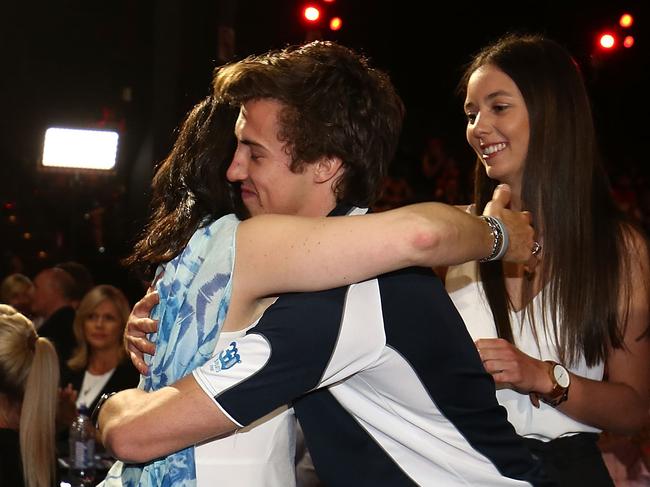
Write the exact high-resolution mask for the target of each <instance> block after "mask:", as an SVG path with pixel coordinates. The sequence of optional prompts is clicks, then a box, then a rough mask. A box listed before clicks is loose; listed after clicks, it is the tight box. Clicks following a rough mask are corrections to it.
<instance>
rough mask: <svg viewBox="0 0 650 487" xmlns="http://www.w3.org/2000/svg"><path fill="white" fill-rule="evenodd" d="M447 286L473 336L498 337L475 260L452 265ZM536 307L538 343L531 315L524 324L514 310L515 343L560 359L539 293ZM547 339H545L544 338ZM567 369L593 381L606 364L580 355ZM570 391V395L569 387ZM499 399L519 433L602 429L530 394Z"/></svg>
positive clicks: (545, 435) (546, 435)
mask: <svg viewBox="0 0 650 487" xmlns="http://www.w3.org/2000/svg"><path fill="white" fill-rule="evenodd" d="M445 285H446V288H447V292H448V293H449V296H451V299H452V300H453V302H454V304H455V305H456V308H457V309H458V311H459V313H460V315H461V316H462V318H463V321H464V322H465V325H466V326H467V329H468V331H469V333H470V335H471V336H472V339H473V340H478V339H479V338H496V337H497V332H496V325H495V323H494V319H493V317H492V311H491V310H490V306H489V304H488V302H487V298H486V297H485V294H484V293H483V287H482V285H481V283H480V282H479V281H478V265H477V264H476V262H468V263H466V264H463V265H460V266H454V267H450V268H449V271H448V272H447V277H446V283H445ZM533 307H534V313H535V316H536V317H537V319H536V320H535V325H536V327H537V336H538V337H539V338H540V343H539V346H538V345H537V342H536V341H535V338H534V335H533V333H532V329H531V326H532V325H531V322H530V321H529V318H528V316H526V318H525V321H524V323H523V326H520V324H521V317H522V312H514V311H511V312H510V323H512V328H513V337H514V342H515V345H516V346H517V348H519V349H520V350H521V351H522V352H524V353H526V354H527V355H530V356H531V357H535V358H537V359H540V360H553V361H556V362H559V361H560V360H559V358H558V356H557V353H556V351H555V339H554V337H553V336H552V334H548V335H547V334H545V333H544V329H543V326H542V319H541V317H542V312H544V313H545V314H546V320H547V323H551V317H552V315H551V310H549V309H545V310H542V307H541V297H540V295H537V296H536V297H535V299H534V300H533ZM544 338H546V339H545V340H544ZM567 368H568V369H569V370H570V371H571V372H573V373H574V374H576V375H579V376H581V377H586V378H588V379H593V380H602V379H603V371H604V365H603V364H602V363H600V364H598V365H597V366H595V367H587V365H586V363H585V360H584V357H580V360H579V361H578V363H577V364H575V365H573V366H571V367H567ZM569 394H571V392H570V390H569ZM497 399H498V401H499V403H500V404H501V405H502V406H503V407H505V408H506V410H507V412H508V420H509V421H510V422H511V423H512V424H513V425H514V427H515V430H516V431H517V433H519V434H520V435H522V436H528V437H531V438H536V439H539V440H543V441H548V440H551V439H554V438H558V437H560V436H564V435H571V434H574V433H580V432H593V433H598V432H600V430H599V429H597V428H594V427H591V426H588V425H585V424H582V423H579V422H577V421H575V420H573V419H571V418H570V417H568V416H566V415H565V414H563V413H562V412H560V411H558V410H557V409H555V408H553V407H551V406H549V405H547V404H544V403H541V402H540V407H539V409H537V408H535V407H534V406H533V405H532V404H531V402H530V399H529V397H528V395H527V394H526V395H524V394H520V393H518V392H516V391H513V390H512V389H500V390H498V391H497Z"/></svg>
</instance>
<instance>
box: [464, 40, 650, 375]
mask: <svg viewBox="0 0 650 487" xmlns="http://www.w3.org/2000/svg"><path fill="white" fill-rule="evenodd" d="M485 65H493V66H495V67H497V68H498V69H500V70H501V71H503V72H504V73H505V74H507V75H508V76H509V77H510V78H511V79H512V80H513V81H514V82H515V84H516V85H517V87H518V88H519V90H520V92H521V94H522V95H523V98H524V101H525V103H526V108H527V110H528V116H529V122H530V138H529V140H530V142H529V147H528V154H527V157H526V162H525V168H524V172H523V177H522V194H521V198H522V203H523V205H524V209H527V210H529V211H531V212H532V214H533V216H534V218H535V226H536V228H538V229H541V231H542V233H543V236H544V258H543V260H542V262H541V264H540V266H539V268H538V270H537V272H541V273H542V282H548V283H549V284H548V287H547V288H546V289H544V290H543V292H542V305H543V307H544V308H545V307H546V305H549V306H550V309H552V310H557V311H556V312H554V313H553V317H552V323H550V324H549V323H546V318H545V317H544V316H542V320H543V323H544V326H545V329H546V330H547V332H550V333H551V334H552V335H553V336H554V337H555V340H556V343H558V355H559V357H560V358H561V360H563V361H565V362H567V363H574V362H575V361H576V360H577V358H578V357H579V356H580V355H584V357H585V360H586V363H587V364H588V365H590V366H593V365H594V364H596V363H598V362H601V361H604V360H605V359H606V357H607V350H608V347H609V346H612V347H614V348H622V347H623V346H624V343H623V335H624V332H625V328H624V327H625V323H626V321H627V315H628V310H629V304H630V297H631V286H632V283H631V282H629V279H628V275H629V269H630V266H631V265H632V263H631V262H632V259H631V256H632V254H633V253H634V248H633V247H634V246H633V245H631V244H630V242H631V241H633V239H632V234H633V233H634V232H637V231H638V230H635V229H633V227H632V226H631V224H630V223H629V222H627V221H626V219H625V217H624V216H623V214H622V213H621V212H620V211H619V210H618V208H617V207H616V205H615V203H614V201H613V199H612V197H611V192H610V186H609V181H608V178H607V175H606V172H605V169H604V166H603V164H602V162H601V158H600V156H599V152H598V143H597V141H596V133H595V129H594V123H593V118H592V113H591V106H590V102H589V97H588V95H587V90H586V88H585V84H584V81H583V78H582V75H581V72H580V70H579V67H578V64H577V63H576V61H574V60H573V58H572V57H571V56H570V54H569V53H568V52H567V51H566V50H565V49H564V48H563V47H562V46H560V45H559V44H558V43H556V42H554V41H552V40H549V39H546V38H544V37H541V36H537V35H514V34H510V35H508V36H506V37H504V38H502V39H500V40H498V41H497V42H495V43H494V44H492V45H490V46H488V47H486V48H485V49H483V50H482V51H481V52H479V53H478V54H477V55H476V56H475V57H474V59H473V61H472V63H471V64H470V65H469V67H468V68H467V70H466V71H465V74H464V76H463V78H462V81H461V92H462V94H463V95H464V94H466V91H467V84H468V81H469V78H470V76H471V75H472V73H473V72H474V71H476V70H477V69H478V68H480V67H481V66H485ZM497 184H499V182H498V181H494V180H492V179H490V178H488V177H487V175H486V173H485V170H484V168H483V165H482V163H481V161H480V160H477V165H476V173H475V196H474V200H475V203H476V206H477V210H478V212H479V213H480V212H482V211H483V208H484V207H485V205H486V203H487V202H488V201H489V200H490V198H491V195H492V192H493V190H494V188H495V187H496V185H497ZM646 245H647V244H646ZM480 277H481V280H482V283H483V288H484V290H485V293H486V296H487V298H488V301H489V303H490V307H491V309H492V313H493V315H494V318H495V322H496V323H497V329H498V332H499V336H501V337H502V338H506V339H508V340H509V341H512V336H513V335H512V328H511V323H510V319H509V314H508V311H509V310H510V309H512V304H511V303H510V301H509V298H508V294H507V292H506V288H505V281H504V276H503V268H502V266H501V264H500V263H486V264H481V265H480ZM524 293H525V294H524V302H529V303H530V304H529V305H528V306H527V307H526V309H525V313H526V314H528V316H530V317H531V319H533V320H534V319H535V317H534V315H533V306H532V302H531V300H532V284H531V283H530V282H527V283H525V289H524ZM620 303H627V306H626V308H625V309H624V310H623V312H622V313H621V312H620V309H619V306H620ZM558 318H559V319H561V322H562V325H561V326H559V323H558Z"/></svg>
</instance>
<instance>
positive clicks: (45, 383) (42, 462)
mask: <svg viewBox="0 0 650 487" xmlns="http://www.w3.org/2000/svg"><path fill="white" fill-rule="evenodd" d="M58 384H59V360H58V357H57V355H56V350H55V349H54V346H53V345H52V343H51V342H50V341H49V340H48V339H46V338H39V337H38V335H37V334H36V330H35V329H34V325H32V322H31V321H29V320H28V319H27V318H25V316H23V315H22V314H20V313H18V312H17V311H16V310H15V309H14V308H12V307H11V306H7V305H4V304H0V393H2V394H4V395H5V396H6V397H7V399H8V400H9V401H10V402H11V403H12V404H13V405H16V406H17V407H18V408H19V410H20V424H19V431H20V454H21V458H22V462H23V477H24V480H25V486H26V487H49V486H51V485H53V484H54V478H55V450H54V435H55V426H54V420H55V417H56V406H57V396H58V395H57V387H58ZM21 404H22V408H20V406H21Z"/></svg>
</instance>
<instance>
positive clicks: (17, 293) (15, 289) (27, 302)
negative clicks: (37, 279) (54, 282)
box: [0, 273, 34, 316]
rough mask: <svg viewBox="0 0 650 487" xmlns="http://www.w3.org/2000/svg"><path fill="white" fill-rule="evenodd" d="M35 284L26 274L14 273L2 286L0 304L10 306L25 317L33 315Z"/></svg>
mask: <svg viewBox="0 0 650 487" xmlns="http://www.w3.org/2000/svg"><path fill="white" fill-rule="evenodd" d="M33 292H34V283H33V282H32V281H31V279H30V278H29V277H27V276H26V275H24V274H20V273H14V274H10V275H8V276H7V277H5V278H4V279H3V281H2V284H0V303H3V304H8V305H9V306H12V307H14V308H15V309H16V310H17V311H19V312H21V313H22V314H24V315H25V316H31V314H32V294H33Z"/></svg>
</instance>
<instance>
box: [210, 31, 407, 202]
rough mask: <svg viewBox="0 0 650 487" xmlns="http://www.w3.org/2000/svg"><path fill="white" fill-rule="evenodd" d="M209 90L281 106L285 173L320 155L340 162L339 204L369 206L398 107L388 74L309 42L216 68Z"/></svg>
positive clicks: (393, 139) (397, 127) (390, 150)
mask: <svg viewBox="0 0 650 487" xmlns="http://www.w3.org/2000/svg"><path fill="white" fill-rule="evenodd" d="M213 87H214V92H223V93H226V94H227V95H226V96H227V98H228V99H229V101H230V102H231V103H232V104H234V105H241V104H242V103H244V102H246V101H248V100H252V99H259V98H273V99H275V100H278V101H280V102H282V103H283V104H285V108H284V110H283V111H282V113H281V115H280V121H279V122H280V126H281V133H280V137H281V140H283V141H285V142H287V150H288V151H289V153H290V155H291V158H292V166H291V169H292V170H293V171H294V172H298V171H300V169H301V167H302V166H303V165H304V164H309V163H311V162H315V161H316V160H317V159H319V158H320V157H323V156H325V157H339V158H340V159H341V160H342V161H343V166H344V168H345V171H344V175H343V176H342V177H341V179H340V180H339V181H338V184H337V186H336V188H335V191H336V196H337V200H338V201H342V202H346V203H349V204H355V205H358V206H368V205H370V204H371V203H373V202H374V201H375V199H376V197H377V194H378V190H379V187H380V183H381V181H382V178H383V177H384V175H385V174H386V171H387V168H388V165H389V163H390V162H391V160H392V158H393V157H394V155H395V151H396V148H397V143H398V141H399V134H400V132H401V128H402V121H403V118H404V106H403V104H402V101H401V99H400V97H399V96H398V95H397V93H396V92H395V89H394V87H393V85H392V83H391V82H390V80H389V78H388V76H387V75H386V74H385V73H383V72H381V71H379V70H377V69H374V68H372V67H370V66H369V64H368V60H367V59H366V58H364V57H363V56H360V55H359V54H357V53H355V52H354V51H352V50H350V49H348V48H346V47H343V46H341V45H338V44H336V43H333V42H322V41H316V42H312V43H309V44H306V45H303V46H291V47H287V48H285V49H283V50H280V51H273V52H270V53H267V54H264V55H261V56H253V57H248V58H246V59H244V60H242V61H239V62H237V63H233V64H230V65H227V66H224V67H222V68H220V69H219V70H218V71H216V73H215V76H214V85H213Z"/></svg>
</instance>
